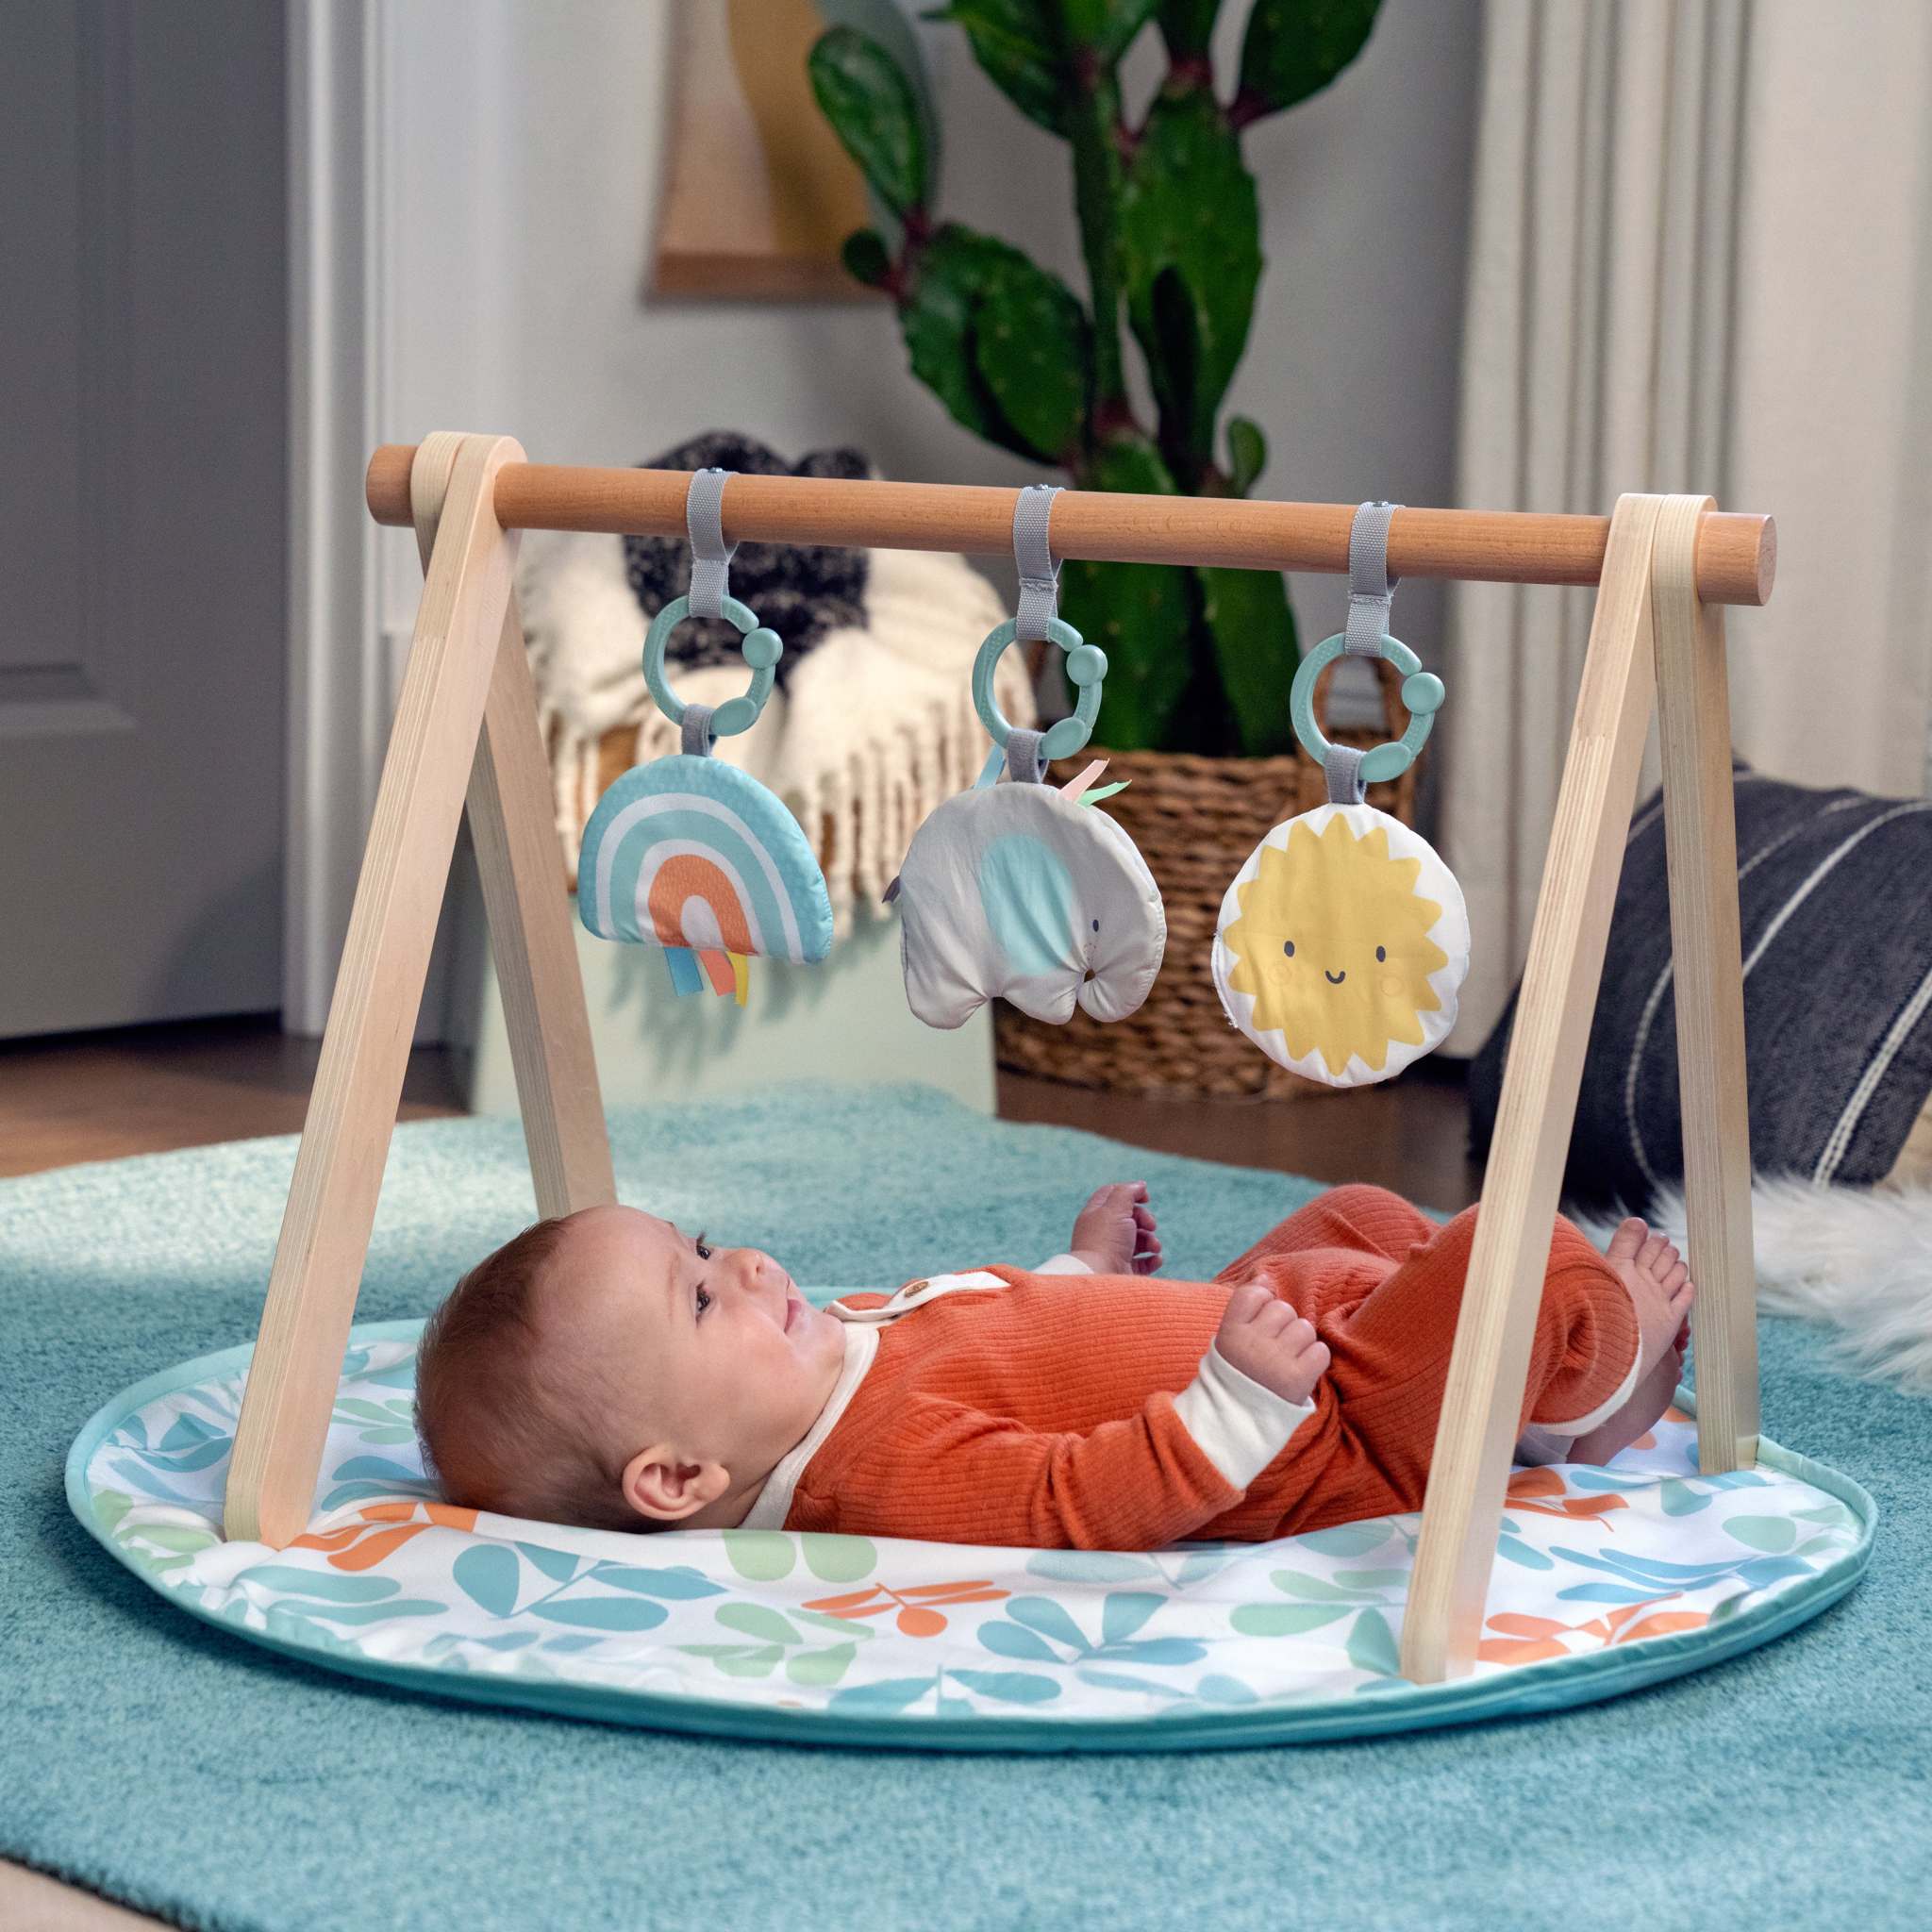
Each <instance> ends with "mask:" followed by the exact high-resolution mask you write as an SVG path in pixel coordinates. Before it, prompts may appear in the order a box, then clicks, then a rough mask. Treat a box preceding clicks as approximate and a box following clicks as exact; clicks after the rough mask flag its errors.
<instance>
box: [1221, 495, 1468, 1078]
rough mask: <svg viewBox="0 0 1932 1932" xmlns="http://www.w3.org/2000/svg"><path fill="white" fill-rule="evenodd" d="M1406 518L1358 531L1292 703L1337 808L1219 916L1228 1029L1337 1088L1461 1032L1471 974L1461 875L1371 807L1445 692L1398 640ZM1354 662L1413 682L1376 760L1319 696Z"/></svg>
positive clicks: (1321, 811) (1235, 894)
mask: <svg viewBox="0 0 1932 1932" xmlns="http://www.w3.org/2000/svg"><path fill="white" fill-rule="evenodd" d="M1394 508H1395V506H1394V505H1392V504H1386V503H1374V504H1363V505H1362V506H1361V508H1359V509H1358V510H1357V512H1356V519H1355V523H1354V525H1353V526H1352V527H1351V529H1350V532H1349V615H1348V628H1347V630H1346V631H1345V632H1341V633H1338V634H1337V635H1336V636H1334V637H1331V638H1327V639H1325V640H1324V641H1323V642H1322V643H1320V644H1318V645H1317V646H1316V647H1315V649H1314V650H1313V651H1311V652H1310V653H1309V654H1308V656H1307V658H1305V659H1304V660H1303V663H1302V666H1301V669H1300V670H1299V671H1298V672H1297V673H1296V675H1295V680H1294V688H1293V691H1292V694H1291V698H1290V707H1291V714H1292V717H1293V721H1294V729H1295V735H1296V736H1297V737H1298V738H1299V739H1300V740H1301V742H1302V746H1303V748H1304V749H1305V750H1306V751H1307V753H1308V755H1309V756H1310V757H1311V758H1319V759H1320V760H1321V762H1322V767H1323V770H1324V773H1325V774H1326V776H1327V781H1328V802H1327V804H1325V805H1322V806H1318V807H1317V808H1315V809H1314V810H1313V811H1308V812H1303V813H1302V814H1301V815H1300V816H1299V817H1298V818H1292V819H1290V820H1288V821H1287V823H1286V824H1279V825H1276V826H1275V827H1274V830H1273V831H1271V832H1270V833H1269V834H1268V836H1267V837H1266V838H1265V839H1263V840H1262V841H1261V842H1260V843H1259V844H1258V845H1257V846H1256V848H1255V849H1254V851H1253V852H1252V853H1250V854H1249V856H1248V860H1247V863H1246V864H1245V865H1243V866H1242V867H1241V871H1240V872H1238V873H1237V874H1235V876H1234V880H1233V882H1232V883H1231V884H1230V885H1229V887H1228V889H1227V892H1226V895H1225V897H1224V899H1223V900H1222V903H1221V917H1220V921H1219V923H1218V924H1217V925H1216V928H1215V933H1214V958H1213V969H1214V984H1215V987H1216V988H1217V990H1218V991H1220V994H1221V1004H1222V1006H1223V1007H1224V1008H1225V1009H1226V1011H1227V1017H1228V1018H1229V1019H1230V1020H1231V1021H1232V1022H1233V1023H1234V1024H1235V1025H1236V1026H1238V1027H1240V1029H1241V1031H1242V1032H1243V1033H1244V1034H1246V1035H1247V1037H1248V1038H1249V1039H1250V1040H1252V1041H1254V1042H1255V1044H1256V1045H1257V1046H1258V1047H1259V1048H1260V1049H1261V1051H1262V1052H1263V1053H1265V1054H1266V1055H1267V1056H1268V1058H1270V1059H1272V1060H1275V1061H1277V1062H1279V1063H1280V1064H1281V1065H1282V1066H1284V1067H1287V1068H1288V1069H1289V1070H1290V1071H1291V1072H1292V1073H1296V1074H1302V1075H1304V1076H1305V1077H1306V1078H1307V1079H1311V1080H1319V1081H1321V1082H1323V1083H1324V1085H1326V1086H1330V1087H1356V1086H1364V1085H1367V1084H1368V1083H1369V1082H1371V1081H1374V1080H1386V1079H1388V1078H1389V1077H1390V1076H1391V1074H1399V1073H1400V1072H1401V1071H1402V1070H1403V1068H1404V1067H1406V1066H1407V1065H1409V1064H1410V1062H1411V1061H1414V1060H1417V1059H1420V1058H1422V1056H1423V1055H1424V1054H1425V1053H1428V1052H1430V1051H1432V1050H1433V1049H1434V1048H1435V1047H1437V1046H1439V1045H1441V1042H1442V1041H1443V1040H1444V1039H1446V1038H1447V1037H1448V1033H1449V1029H1450V1028H1451V1027H1452V1026H1453V1025H1454V1024H1456V995H1457V990H1458V989H1459V988H1460V986H1461V985H1462V980H1463V975H1464V974H1466V973H1467V972H1468V971H1469V914H1468V911H1467V909H1466V908H1465V907H1464V905H1463V900H1462V888H1461V887H1460V886H1458V885H1457V883H1456V875H1455V874H1453V873H1452V872H1451V871H1450V870H1449V868H1448V867H1447V866H1446V865H1444V864H1443V863H1442V861H1441V858H1439V857H1438V856H1437V854H1436V851H1435V848H1434V847H1433V846H1431V845H1430V844H1429V842H1428V841H1426V840H1425V839H1423V838H1421V837H1420V836H1419V835H1418V834H1417V833H1415V832H1414V831H1412V830H1411V829H1410V828H1409V827H1408V826H1407V825H1405V824H1403V823H1402V821H1401V820H1400V819H1395V818H1391V817H1390V815H1389V814H1388V813H1387V812H1383V811H1377V810H1376V809H1375V808H1374V807H1373V806H1370V805H1366V804H1364V803H1362V794H1363V788H1364V786H1365V785H1366V784H1367V783H1368V782H1369V781H1370V780H1376V781H1380V780H1383V779H1388V778H1394V777H1398V776H1399V775H1400V774H1402V773H1403V772H1404V771H1405V770H1407V767H1408V765H1409V764H1410V762H1411V761H1412V760H1413V759H1414V758H1415V755H1416V754H1417V752H1419V751H1420V750H1421V749H1422V747H1423V743H1424V740H1425V739H1427V737H1428V735H1429V729H1430V726H1431V725H1432V724H1433V723H1434V721H1435V714H1436V711H1437V709H1438V708H1439V707H1440V706H1441V702H1442V698H1443V690H1442V681H1441V678H1439V677H1436V676H1434V675H1431V674H1430V673H1429V672H1426V671H1424V669H1423V668H1422V665H1421V663H1420V661H1419V660H1418V659H1417V658H1416V655H1415V653H1414V652H1413V651H1411V650H1410V649H1409V648H1408V646H1407V644H1405V643H1403V642H1401V641H1399V640H1398V639H1396V638H1392V637H1391V636H1390V635H1389V634H1388V625H1389V610H1390V605H1391V601H1392V599H1393V596H1394V590H1393V586H1392V585H1391V582H1390V579H1389V575H1388V541H1389V523H1390V518H1391V512H1392V510H1393V509H1394ZM1344 653H1346V654H1348V655H1350V656H1355V657H1368V658H1388V660H1389V661H1390V662H1391V663H1392V664H1393V665H1395V667H1396V668H1397V669H1398V670H1399V671H1401V672H1402V674H1403V684H1402V700H1403V703H1404V704H1405V705H1407V707H1408V710H1409V723H1408V728H1407V731H1405V732H1404V733H1403V735H1402V737H1401V738H1400V739H1399V740H1397V741H1393V742H1391V743H1388V744H1378V745H1376V746H1375V747H1374V750H1372V751H1368V752H1361V751H1356V750H1353V749H1351V748H1350V747H1348V746H1346V745H1336V744H1330V743H1329V742H1328V741H1327V740H1326V739H1325V738H1324V736H1323V734H1322V731H1321V728H1320V727H1319V726H1318V725H1317V724H1316V723H1315V715H1314V687H1315V679H1316V678H1317V677H1319V676H1320V675H1321V674H1322V672H1323V670H1324V667H1325V666H1327V665H1328V664H1331V663H1332V662H1333V661H1334V660H1335V659H1336V658H1339V657H1341V656H1342V655H1343V654H1344Z"/></svg>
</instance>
